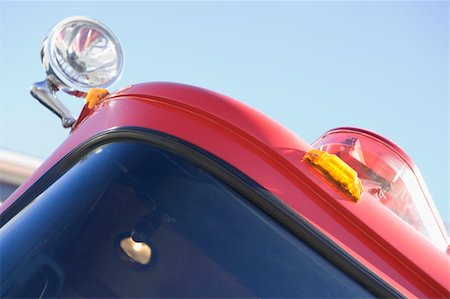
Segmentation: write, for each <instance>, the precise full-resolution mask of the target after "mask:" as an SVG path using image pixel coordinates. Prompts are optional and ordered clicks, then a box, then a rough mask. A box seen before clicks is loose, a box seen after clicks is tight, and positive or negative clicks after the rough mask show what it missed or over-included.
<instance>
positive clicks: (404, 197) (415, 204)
mask: <svg viewBox="0 0 450 299" xmlns="http://www.w3.org/2000/svg"><path fill="white" fill-rule="evenodd" d="M313 147H314V148H316V149H318V150H321V151H326V152H328V153H330V154H334V155H336V156H338V157H339V158H340V159H342V160H343V161H345V162H346V163H347V164H348V165H349V166H350V167H351V168H353V169H354V170H355V171H356V172H357V173H358V176H359V178H360V179H361V182H362V185H363V187H364V190H365V194H367V196H369V197H371V198H373V199H375V200H377V201H379V202H380V203H381V204H383V205H384V206H386V207H387V208H389V209H390V210H391V211H392V212H394V213H395V214H396V215H398V216H399V217H400V218H401V219H403V220H404V221H405V222H406V223H408V224H409V225H410V226H412V227H413V228H414V229H416V230H417V231H418V232H420V233H421V234H422V235H423V236H425V237H426V238H427V239H428V240H430V241H431V242H432V243H433V244H435V245H436V246H437V247H439V248H440V249H442V250H444V251H445V250H446V248H447V244H448V241H447V233H446V230H445V227H444V225H443V222H442V220H441V219H440V217H439V214H438V212H437V210H436V208H435V206H434V203H433V200H432V198H431V195H430V193H429V192H428V189H427V187H426V184H425V182H424V180H423V179H422V176H421V174H420V172H419V170H418V168H417V167H416V166H415V164H414V162H413V161H412V160H411V158H410V157H409V156H408V155H407V154H406V153H405V152H404V151H403V150H402V149H400V148H399V147H398V146H397V145H395V144H394V143H392V142H391V141H389V140H387V139H385V138H384V137H382V136H379V135H378V134H375V133H373V132H370V131H366V130H363V129H356V128H337V129H333V130H330V131H328V132H326V133H325V134H324V135H322V136H321V137H320V138H319V139H318V140H317V141H316V142H315V143H314V144H313Z"/></svg>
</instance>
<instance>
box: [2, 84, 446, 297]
mask: <svg viewBox="0 0 450 299" xmlns="http://www.w3.org/2000/svg"><path fill="white" fill-rule="evenodd" d="M174 119H177V122H173V120H174ZM120 126H137V127H144V128H151V129H154V130H159V131H161V132H165V133H168V134H171V135H174V136H177V137H179V138H181V139H184V140H186V141H188V142H191V143H193V144H196V145H197V146H200V147H202V148H204V149H205V150H207V151H209V152H211V153H213V154H215V155H216V156H218V157H220V158H222V159H223V160H225V161H227V162H228V163H230V164H231V165H233V166H235V167H237V168H239V169H240V170H241V171H243V172H244V173H245V174H246V175H248V176H249V177H251V178H252V179H254V180H255V181H256V182H258V183H259V184H261V185H262V186H264V187H265V188H266V189H268V190H269V191H271V192H272V193H273V194H274V195H276V196H277V197H278V198H279V199H281V200H282V201H284V202H285V203H286V204H287V205H288V206H290V207H291V208H292V209H293V210H294V211H296V212H297V213H298V214H299V215H301V216H302V217H304V218H305V219H307V220H308V221H309V222H310V223H311V224H313V225H314V226H315V227H317V228H318V229H319V230H320V231H321V232H323V233H324V234H325V235H327V236H328V237H330V238H331V239H332V240H334V241H335V242H336V243H337V244H338V245H340V246H341V247H342V248H343V249H344V250H346V251H347V252H349V253H350V254H351V255H353V256H354V257H356V258H357V259H358V260H359V261H360V262H361V263H363V264H364V265H365V266H366V267H368V268H369V269H370V270H372V271H373V272H374V273H376V274H377V275H379V276H380V277H381V278H383V279H384V280H385V281H387V282H388V283H390V284H391V285H392V286H393V287H394V288H396V289H398V290H399V291H400V292H402V293H403V294H405V296H407V297H449V295H450V292H449V289H448V288H449V284H448V278H449V271H450V270H449V269H450V261H449V258H448V256H447V255H446V254H445V253H442V252H440V251H439V250H437V249H436V248H435V247H434V246H432V245H431V244H430V243H429V242H427V241H426V240H425V239H424V238H423V237H422V236H420V234H418V233H417V232H415V231H414V230H412V229H410V228H409V227H408V226H407V225H405V224H404V223H403V222H402V221H401V220H399V219H398V218H397V217H396V216H395V215H393V214H392V213H390V211H388V210H387V209H385V208H384V207H382V206H380V205H378V204H377V203H375V202H373V201H370V200H364V196H363V198H362V199H361V201H360V202H359V203H358V204H355V203H354V202H352V201H350V200H348V198H346V196H345V195H343V194H342V193H341V192H340V191H339V190H336V188H333V186H330V184H329V183H328V182H327V181H326V180H324V179H323V178H322V177H320V176H319V175H318V174H317V173H315V172H313V171H312V170H311V168H309V167H308V166H307V165H305V164H304V163H302V162H301V159H302V157H303V155H304V153H305V152H306V151H307V150H308V149H309V147H310V146H309V145H308V144H307V143H305V142H304V141H303V140H302V139H300V138H299V137H297V136H296V135H294V134H293V133H291V132H290V131H288V130H287V129H285V128H283V127H282V126H281V125H279V124H277V123H275V122H274V121H272V120H271V119H269V118H268V117H266V116H264V115H262V114H261V113H259V112H257V111H255V110H253V109H252V108H250V107H248V106H246V105H244V104H242V103H239V102H237V101H235V100H233V99H231V98H228V97H225V96H223V95H220V94H217V93H214V92H211V91H207V90H204V89H200V88H195V87H191V86H186V85H179V84H169V83H151V84H140V85H136V86H131V87H128V88H126V89H124V90H121V91H118V92H116V93H114V94H112V95H111V96H109V97H107V98H105V99H104V100H103V101H102V102H101V103H99V105H97V106H96V107H94V109H92V110H90V109H87V108H86V107H85V108H84V110H83V112H82V115H81V116H80V118H79V120H78V122H77V123H76V125H75V128H74V130H73V131H72V132H71V134H70V135H69V136H68V138H67V139H66V141H65V142H64V143H63V144H62V145H61V146H60V147H59V148H58V149H57V150H56V151H55V152H54V154H53V155H51V156H50V158H49V159H48V160H47V161H46V162H44V164H43V165H42V166H41V167H40V168H39V169H38V170H37V171H36V172H35V173H34V174H33V176H32V177H31V178H30V179H28V180H27V181H26V182H25V183H24V184H23V185H22V186H21V187H20V188H19V189H18V190H17V191H16V192H15V193H14V194H13V195H12V196H11V197H10V198H9V199H8V200H7V201H6V202H5V203H4V204H3V205H2V206H0V212H3V211H4V210H5V209H6V208H7V207H8V206H9V205H10V204H11V203H12V202H14V200H16V199H17V198H18V197H19V196H20V194H22V193H23V192H24V191H25V190H27V189H28V188H29V187H30V186H31V185H32V184H33V183H34V182H35V181H36V180H37V179H38V178H39V177H41V176H42V175H43V174H44V173H45V172H46V171H47V170H48V169H49V168H51V167H52V166H53V165H54V164H55V163H56V162H58V161H59V160H60V159H61V158H62V157H64V156H65V155H66V154H68V153H69V152H70V151H71V150H72V149H74V148H75V147H77V146H78V145H79V144H80V143H82V142H83V141H85V140H86V139H88V138H89V137H92V136H94V135H96V134H98V133H101V132H104V131H105V130H108V129H111V128H114V127H120ZM424 256H426V258H424Z"/></svg>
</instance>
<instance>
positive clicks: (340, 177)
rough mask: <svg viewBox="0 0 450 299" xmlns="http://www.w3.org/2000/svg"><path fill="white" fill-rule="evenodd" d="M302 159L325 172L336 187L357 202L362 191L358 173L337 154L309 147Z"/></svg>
mask: <svg viewBox="0 0 450 299" xmlns="http://www.w3.org/2000/svg"><path fill="white" fill-rule="evenodd" d="M304 159H305V160H306V161H308V162H310V163H311V164H312V165H313V166H314V167H316V168H317V169H319V170H321V171H322V172H323V173H325V174H326V175H327V176H328V177H329V178H330V179H331V180H332V181H333V182H334V183H336V184H337V185H338V187H339V188H340V189H341V190H342V191H344V192H345V193H347V194H348V195H350V196H351V197H352V199H353V200H354V201H356V202H358V201H359V200H360V199H361V194H362V193H363V187H362V184H361V181H360V180H359V178H358V173H357V172H356V171H355V170H354V169H353V168H351V167H350V166H349V165H348V164H347V163H345V162H344V161H342V160H341V159H340V158H339V157H338V156H336V155H334V154H329V153H327V152H324V151H320V150H316V149H311V150H309V151H308V152H307V153H306V154H305V156H304Z"/></svg>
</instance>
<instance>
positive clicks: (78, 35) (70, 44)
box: [44, 17, 122, 91]
mask: <svg viewBox="0 0 450 299" xmlns="http://www.w3.org/2000/svg"><path fill="white" fill-rule="evenodd" d="M45 55H48V58H47V59H48V64H49V65H48V66H49V68H50V72H52V73H53V74H54V75H56V77H57V78H58V79H59V80H60V81H62V82H63V83H64V84H66V85H67V86H69V87H71V88H74V89H77V90H82V91H85V90H87V89H89V88H92V87H107V86H109V85H111V84H112V83H114V82H115V81H116V80H117V79H118V78H119V77H120V74H121V71H122V49H121V47H120V44H119V42H118V40H117V38H116V37H115V36H114V35H113V34H112V32H111V31H110V30H109V29H108V28H106V27H105V26H104V25H102V24H100V23H99V22H97V21H95V20H92V19H89V18H85V17H73V18H68V19H65V20H63V21H62V22H60V23H59V24H58V25H56V26H55V27H54V29H53V30H52V32H51V33H50V36H49V37H48V40H47V44H46V45H45V46H44V56H45ZM44 61H45V58H44ZM48 71H49V70H47V72H48Z"/></svg>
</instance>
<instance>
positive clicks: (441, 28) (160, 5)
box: [0, 1, 450, 223]
mask: <svg viewBox="0 0 450 299" xmlns="http://www.w3.org/2000/svg"><path fill="white" fill-rule="evenodd" d="M448 12H449V8H448V2H446V1H437V2H411V1H408V2H406V1H402V2H389V1H382V2H337V1H332V2H186V1H183V2H143V1H141V2H106V1H105V2H38V1H31V2H14V1H0V87H1V95H0V147H3V148H8V149H12V150H16V151H19V152H23V153H26V154H31V155H35V156H38V157H42V158H45V157H47V156H49V155H50V154H51V152H52V151H53V150H54V149H55V148H56V147H57V146H58V145H59V144H60V143H61V142H62V141H63V140H64V138H65V137H66V136H67V134H68V131H67V130H64V129H62V127H61V126H60V122H59V120H58V119H57V118H56V117H54V116H53V115H52V114H51V113H50V112H48V111H47V110H46V109H45V108H44V107H42V106H41V105H39V104H38V103H37V101H35V100H34V99H32V98H31V96H29V94H28V88H29V85H30V84H31V83H33V82H36V81H39V80H42V79H43V78H44V71H43V68H42V66H41V64H40V58H39V50H40V45H41V42H42V39H43V38H44V36H45V35H46V33H47V32H48V30H49V29H50V28H51V27H52V26H53V25H54V24H55V23H57V22H58V21H60V20H61V19H63V18H65V17H68V16H72V15H87V16H91V17H94V18H96V19H98V20H100V21H101V22H103V23H105V24H106V25H108V26H109V27H110V28H111V29H112V30H113V31H114V32H115V34H116V35H117V36H118V38H119V39H120V41H121V43H122V47H123V50H124V55H125V68H124V73H123V75H122V79H121V81H119V83H118V84H116V85H115V86H113V87H112V88H111V89H115V88H119V87H120V86H125V85H129V84H132V83H137V82H145V81H173V82H182V83H187V84H192V85H197V86H201V87H205V88H208V89H212V90H215V91H218V92H220V93H223V94H226V95H228V96H231V97H234V98H236V99H238V100H241V101H243V102H245V103H247V104H248V105H250V106H253V107H255V108H257V109H259V110H260V111H262V112H264V113H266V114H268V115H269V116H271V117H272V118H274V119H275V120H277V121H278V122H280V123H282V124H283V125H285V126H286V127H288V128H290V129H291V130H292V131H294V132H295V133H297V134H298V135H299V136H301V137H303V138H304V139H305V140H306V141H308V142H312V141H314V140H315V139H316V138H317V137H319V136H320V135H321V134H322V133H323V132H325V131H327V130H329V129H332V128H335V127H339V126H356V127H362V128H365V129H369V130H372V131H375V132H377V133H379V134H381V135H383V136H385V137H387V138H389V139H390V140H392V141H394V142H395V143H397V144H398V145H399V146H400V147H402V148H403V149H404V150H405V151H406V152H407V153H408V154H409V155H410V156H411V157H412V159H413V160H414V161H415V162H416V164H417V165H418V167H419V168H420V170H421V172H422V175H423V177H424V178H425V181H426V182H427V184H428V187H429V189H430V192H431V194H432V196H433V198H434V200H435V202H436V203H437V206H438V209H439V211H440V214H441V216H442V217H443V218H444V219H445V221H446V222H447V223H450V211H449V204H448V199H449V192H448V190H449V189H448V185H449V178H448V174H449V151H448V150H449V148H448V144H449V143H448V138H449V137H448V136H449V132H448V127H449V126H448V116H449V107H448V100H449V94H448V83H449V81H448V69H449V59H448V56H449V48H448V46H449V43H448V42H449V38H448V36H449V32H448V30H449V27H448V26H449V25H448ZM62 99H63V100H64V103H65V104H66V105H67V106H69V107H70V109H72V111H73V112H74V114H77V113H78V112H79V111H80V109H81V107H82V100H80V99H76V98H70V97H68V96H62Z"/></svg>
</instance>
